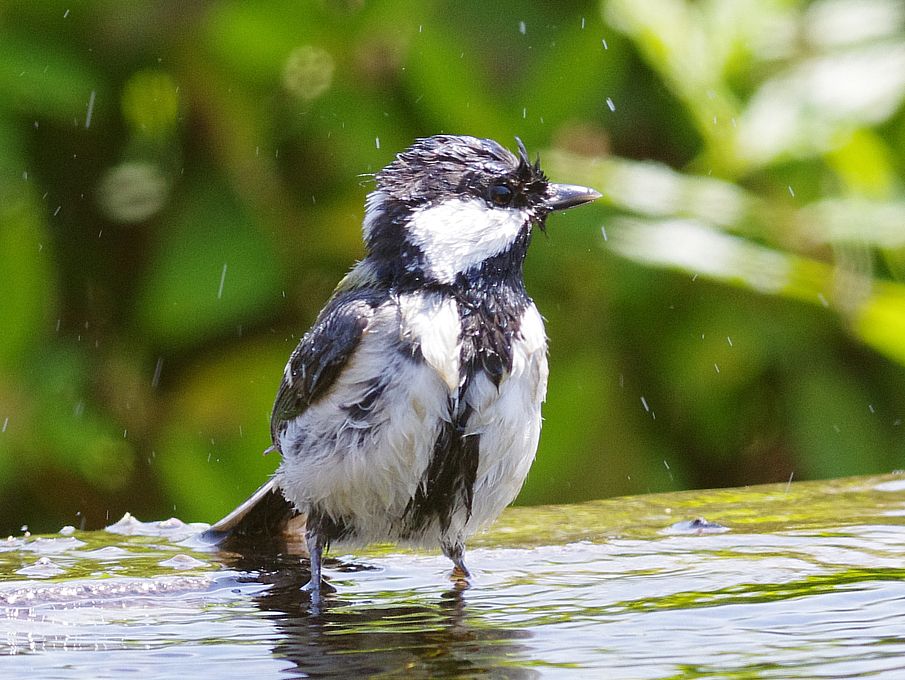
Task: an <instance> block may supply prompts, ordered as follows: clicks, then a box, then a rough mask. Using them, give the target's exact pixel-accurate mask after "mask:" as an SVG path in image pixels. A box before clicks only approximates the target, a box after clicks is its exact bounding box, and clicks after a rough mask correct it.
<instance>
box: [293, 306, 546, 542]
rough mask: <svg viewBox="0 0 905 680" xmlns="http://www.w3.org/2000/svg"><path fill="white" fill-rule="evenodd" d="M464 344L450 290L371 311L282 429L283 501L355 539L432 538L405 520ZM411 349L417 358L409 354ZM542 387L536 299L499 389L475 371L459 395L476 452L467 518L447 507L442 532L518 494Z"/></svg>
mask: <svg viewBox="0 0 905 680" xmlns="http://www.w3.org/2000/svg"><path fill="white" fill-rule="evenodd" d="M460 342H461V341H460V322H459V317H458V310H457V306H456V303H455V302H454V300H452V299H451V298H449V297H445V296H442V295H440V294H437V293H412V294H406V295H400V296H398V297H395V298H391V299H390V300H388V301H387V302H386V303H384V304H383V305H381V306H380V307H378V308H377V309H376V310H375V314H374V317H373V318H372V319H371V321H370V323H369V325H368V328H367V330H366V331H365V334H364V336H363V337H362V340H361V342H360V344H359V346H358V347H357V349H356V350H355V352H354V354H353V355H352V357H351V358H350V360H349V363H348V364H347V365H346V367H345V368H344V369H343V370H342V371H341V373H340V375H339V377H338V378H337V380H336V382H335V383H334V384H333V386H332V387H331V388H330V389H329V391H328V392H327V393H326V394H325V395H324V396H323V397H322V398H320V399H319V400H318V401H316V402H315V403H314V404H312V405H311V406H309V407H308V408H307V409H306V410H305V411H304V412H303V413H302V414H301V415H300V416H298V417H297V418H296V419H294V420H293V421H291V422H289V423H288V424H287V427H286V429H285V431H284V433H283V434H282V437H281V440H280V448H281V450H282V451H285V452H297V453H292V454H288V455H290V456H292V462H291V464H289V465H286V464H284V465H282V466H281V467H280V469H279V471H278V472H277V483H278V484H279V486H280V487H281V488H282V489H283V492H284V494H285V495H286V497H287V498H288V499H289V500H291V501H292V502H293V503H294V504H295V505H296V506H297V507H298V509H299V510H301V511H303V512H305V511H307V508H309V507H310V506H312V505H317V506H318V507H319V508H320V509H321V510H322V511H324V512H326V513H327V514H329V515H330V516H332V517H334V518H336V519H342V520H344V521H345V522H347V523H348V524H349V525H350V526H351V527H352V528H353V531H352V534H351V535H350V536H348V539H349V540H351V541H353V542H357V543H368V542H374V541H385V540H392V541H410V542H414V543H425V544H428V545H436V542H437V539H438V533H439V529H438V528H437V527H436V526H434V527H433V528H432V529H430V530H428V532H427V533H426V534H425V535H423V536H405V535H400V532H401V531H402V530H403V529H404V527H405V522H404V521H401V520H402V518H403V517H404V515H405V511H406V507H407V505H408V503H409V501H410V500H411V499H412V497H413V496H414V495H415V492H416V491H417V489H418V486H419V484H421V483H422V481H423V477H424V474H425V471H426V470H427V468H428V465H429V463H430V460H431V457H432V456H433V455H434V446H435V443H436V441H437V437H438V434H439V433H440V430H441V427H442V425H443V423H444V422H449V421H450V417H451V415H450V408H451V404H454V403H455V400H456V399H457V398H458V391H459V384H460V367H459V362H460ZM413 347H418V348H420V354H421V358H423V360H421V359H419V358H418V357H417V356H415V357H413V356H412V348H413ZM546 386H547V357H546V337H545V335H544V327H543V321H542V320H541V317H540V314H539V313H538V312H537V309H536V308H535V307H534V305H533V303H532V304H529V306H528V308H527V309H526V311H525V314H524V317H523V318H522V321H521V325H520V332H519V334H518V336H517V337H516V338H515V339H514V340H513V346H512V371H511V373H510V374H509V375H507V376H505V377H504V378H503V380H502V381H501V383H500V385H499V387H497V386H495V385H494V384H493V383H492V382H491V381H490V380H489V379H488V378H487V377H486V376H484V375H483V374H479V375H477V376H476V377H475V379H474V380H472V381H471V383H470V385H469V388H468V390H467V391H466V393H465V395H464V399H465V401H466V402H467V403H468V404H469V405H470V406H471V407H472V409H473V412H472V415H471V417H470V418H469V420H468V424H467V429H468V434H474V435H479V436H480V447H479V451H480V458H479V464H478V470H477V478H476V481H475V485H474V500H473V506H472V514H471V518H470V519H468V520H467V521H466V517H465V514H464V513H460V512H457V513H455V516H454V517H453V519H452V523H451V525H450V527H449V530H448V532H447V535H449V536H452V537H456V538H459V539H461V540H464V538H465V537H467V536H468V535H470V534H472V533H474V532H475V531H476V530H477V529H479V528H481V527H482V526H485V525H486V524H488V523H489V522H491V521H493V519H495V518H496V517H497V515H498V514H499V513H500V512H501V511H502V510H503V508H505V507H506V506H507V505H508V504H509V503H510V502H511V501H512V500H513V499H514V498H515V496H516V494H517V493H518V491H519V489H520V488H521V486H522V483H523V482H524V479H525V476H526V475H527V473H528V469H529V467H530V466H531V462H532V461H533V459H534V454H535V451H536V449H537V443H538V438H539V436H540V426H541V413H540V409H541V402H542V401H543V399H544V395H545V393H546ZM374 390H379V391H380V395H379V396H378V398H376V399H372V400H371V402H373V405H372V407H371V408H370V409H369V410H365V411H362V410H358V411H356V410H354V409H351V411H352V413H351V414H350V406H353V405H355V404H360V403H366V402H367V401H368V400H367V397H368V395H369V394H370V393H372V392H373V391H374ZM353 415H354V417H353Z"/></svg>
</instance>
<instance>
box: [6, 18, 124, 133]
mask: <svg viewBox="0 0 905 680" xmlns="http://www.w3.org/2000/svg"><path fill="white" fill-rule="evenodd" d="M100 90H104V91H106V88H105V83H104V81H103V79H102V78H101V76H100V75H99V74H97V73H96V72H94V71H93V70H92V69H91V68H90V67H89V66H88V65H87V64H86V63H84V62H83V61H82V60H81V59H80V58H79V57H77V56H76V55H75V54H72V53H69V52H68V51H67V50H66V48H65V47H62V46H61V45H60V44H59V43H58V42H54V41H47V40H46V38H44V37H42V36H40V35H36V34H35V33H34V32H31V33H29V34H28V35H19V34H18V33H17V32H15V31H14V30H10V29H9V27H7V28H6V29H3V30H0V92H3V93H4V95H3V97H2V99H0V107H3V108H7V109H12V110H15V111H18V112H22V113H25V114H26V115H29V116H37V117H45V116H46V117H49V118H54V119H56V120H57V121H59V122H67V123H72V122H73V121H76V122H78V123H84V121H85V115H86V111H87V107H88V101H89V99H90V97H91V93H92V92H98V91H100Z"/></svg>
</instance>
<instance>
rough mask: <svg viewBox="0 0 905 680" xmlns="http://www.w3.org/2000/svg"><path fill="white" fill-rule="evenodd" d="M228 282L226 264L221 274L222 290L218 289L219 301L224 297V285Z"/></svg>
mask: <svg viewBox="0 0 905 680" xmlns="http://www.w3.org/2000/svg"><path fill="white" fill-rule="evenodd" d="M224 281H226V262H224V263H223V271H222V272H220V288H218V289H217V299H218V300H219V299H220V298H222V297H223V283H224Z"/></svg>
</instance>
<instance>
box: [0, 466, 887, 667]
mask: <svg viewBox="0 0 905 680" xmlns="http://www.w3.org/2000/svg"><path fill="white" fill-rule="evenodd" d="M698 517H705V518H706V520H707V521H706V522H701V521H689V520H694V519H696V518H698ZM201 528H202V526H201V525H194V526H187V525H184V524H182V523H181V522H178V521H176V520H170V521H168V522H165V523H147V524H142V523H140V522H137V521H135V520H132V519H130V518H126V519H125V520H124V521H122V522H120V523H118V524H117V525H114V527H111V530H110V531H101V532H78V531H72V530H71V528H70V529H67V530H66V531H64V532H62V533H61V534H60V535H57V536H42V537H28V538H14V539H11V540H7V541H0V674H2V677H4V678H16V677H33V678H110V677H116V678H121V677H124V676H127V675H136V674H141V677H142V679H143V680H155V679H157V678H172V677H175V676H176V675H177V674H180V675H184V676H188V677H192V676H204V677H217V678H248V677H255V678H256V680H263V679H264V678H292V677H343V678H349V677H362V676H365V677H366V676H374V675H380V676H381V677H399V676H405V677H415V678H418V677H423V678H427V677H431V678H435V677H466V678H470V677H490V678H535V677H550V678H599V677H607V676H608V677H612V678H829V677H832V678H844V677H871V678H884V677H888V678H899V677H905V614H903V612H905V565H903V559H902V556H903V552H905V550H903V548H905V478H902V477H898V476H887V477H874V478H855V479H848V480H840V481H835V482H830V483H794V484H791V485H788V484H780V485H775V486H769V487H753V488H750V489H729V490H722V491H710V492H690V493H680V494H659V495H651V496H645V497H633V498H627V499H614V500H610V501H601V502H597V503H590V504H584V505H579V506H563V507H547V508H516V509H513V510H511V511H509V512H508V513H507V514H506V515H504V517H503V518H502V520H501V521H500V522H499V523H498V524H497V526H496V527H495V528H494V530H493V531H492V532H491V533H488V534H485V535H483V536H481V537H479V538H478V539H476V540H475V541H473V544H474V548H473V549H472V550H470V552H469V554H468V557H469V565H470V566H471V568H472V570H473V572H474V575H475V578H474V581H473V583H472V585H471V587H468V588H465V587H462V586H461V584H455V583H452V582H451V581H450V580H449V578H448V574H449V564H448V562H447V561H446V560H445V559H443V558H440V557H438V556H435V555H430V554H424V553H403V552H399V551H397V550H395V549H393V548H382V549H381V548H374V549H370V550H368V551H363V552H361V553H357V554H356V556H355V557H351V556H343V555H339V556H338V560H334V561H333V562H331V563H330V564H329V565H328V566H329V568H328V569H327V574H328V575H329V576H330V578H331V581H332V583H333V585H335V586H336V587H337V588H338V592H337V593H336V594H334V595H331V596H328V598H327V601H326V604H325V605H324V607H323V608H322V609H321V610H320V611H316V610H315V611H312V609H311V606H310V603H309V602H308V600H307V598H306V597H305V596H304V595H303V594H302V593H301V592H300V591H299V586H300V585H301V584H302V583H304V582H305V580H306V579H307V574H306V573H305V571H304V569H303V567H302V563H301V562H300V560H299V559H298V558H297V557H295V556H292V555H289V554H278V553H272V554H268V555H261V554H257V555H239V554H236V553H218V552H215V551H212V550H210V549H205V548H203V547H202V546H200V544H199V542H198V541H197V539H196V538H194V536H195V534H196V533H197V531H198V530H199V529H201ZM114 532H116V533H114ZM17 572H18V573H17Z"/></svg>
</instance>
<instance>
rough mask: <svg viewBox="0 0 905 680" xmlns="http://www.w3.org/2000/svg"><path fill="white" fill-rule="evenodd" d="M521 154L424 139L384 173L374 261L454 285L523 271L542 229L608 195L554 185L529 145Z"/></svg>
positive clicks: (393, 272) (390, 271) (374, 219)
mask: <svg viewBox="0 0 905 680" xmlns="http://www.w3.org/2000/svg"><path fill="white" fill-rule="evenodd" d="M518 150H519V153H518V155H515V154H513V153H511V152H510V151H509V150H507V149H505V148H503V147H502V146H500V145H499V144H497V143H496V142H494V141H492V140H490V139H478V138H476V137H466V136H456V135H436V136H434V137H427V138H424V139H419V140H418V141H416V142H415V143H414V144H413V145H412V146H411V147H409V148H408V149H406V150H405V151H403V152H401V153H400V154H398V155H397V156H396V159H395V160H394V161H393V162H392V163H390V164H389V165H388V166H387V167H385V168H384V169H383V170H381V171H380V172H379V173H377V176H376V180H377V186H376V188H375V189H374V191H372V192H371V194H370V195H369V196H368V199H367V202H366V213H365V220H364V238H365V244H366V246H367V248H368V253H369V257H370V258H371V259H372V261H374V263H375V264H376V265H377V266H378V268H379V269H380V270H382V271H384V272H386V274H387V275H388V276H390V277H391V278H393V279H395V280H396V281H402V280H408V281H410V282H412V283H415V284H419V283H423V282H437V283H441V284H450V283H453V282H454V281H456V280H457V279H458V278H459V277H461V276H465V277H469V276H476V275H479V274H480V273H482V272H485V271H486V270H487V268H488V266H491V268H492V269H493V271H494V272H495V273H496V274H498V275H503V276H505V275H507V274H508V273H511V272H507V271H506V269H507V268H509V269H511V268H517V269H518V272H519V273H520V272H521V263H522V260H523V259H524V255H525V251H526V249H527V247H528V243H529V240H530V235H531V230H532V229H533V228H534V227H540V228H543V227H544V221H545V220H546V218H547V215H548V214H549V213H550V212H552V211H554V210H564V209H566V208H571V207H573V206H577V205H581V204H582V203H587V202H588V201H593V200H594V199H596V198H598V197H599V196H600V194H599V193H598V192H596V191H594V190H593V189H589V188H587V187H582V186H574V185H569V184H553V183H551V182H549V181H548V180H547V177H546V175H544V173H543V171H542V170H541V169H540V164H539V162H537V161H535V162H534V163H532V162H531V161H530V159H529V158H528V154H527V152H526V151H525V147H524V145H523V144H522V143H521V140H519V142H518Z"/></svg>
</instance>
